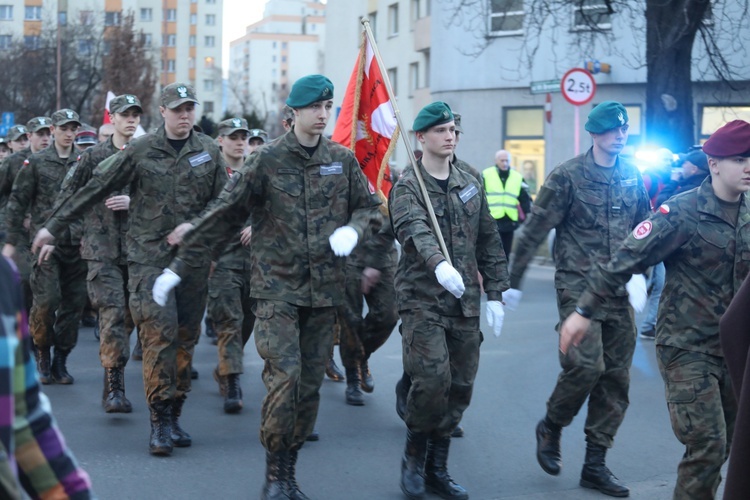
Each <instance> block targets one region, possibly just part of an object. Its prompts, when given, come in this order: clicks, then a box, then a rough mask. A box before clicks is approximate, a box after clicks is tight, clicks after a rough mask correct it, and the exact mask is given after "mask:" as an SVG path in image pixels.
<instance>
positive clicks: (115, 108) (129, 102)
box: [109, 94, 143, 113]
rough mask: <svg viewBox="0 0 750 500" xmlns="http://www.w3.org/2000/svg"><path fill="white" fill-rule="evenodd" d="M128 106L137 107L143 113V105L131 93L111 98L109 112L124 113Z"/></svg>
mask: <svg viewBox="0 0 750 500" xmlns="http://www.w3.org/2000/svg"><path fill="white" fill-rule="evenodd" d="M130 108H138V110H139V111H140V112H141V113H143V106H141V101H140V100H139V99H138V98H137V97H136V96H134V95H133V94H122V95H118V96H117V97H115V98H113V99H112V100H111V101H109V112H110V113H124V112H125V111H127V110H129V109H130Z"/></svg>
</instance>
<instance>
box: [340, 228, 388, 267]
mask: <svg viewBox="0 0 750 500" xmlns="http://www.w3.org/2000/svg"><path fill="white" fill-rule="evenodd" d="M381 218H382V219H383V226H382V227H381V228H380V230H379V231H378V232H377V233H375V234H373V235H372V236H371V237H370V238H367V240H365V241H362V242H360V243H359V244H358V245H357V246H356V247H355V248H354V251H353V252H352V253H351V255H349V257H347V259H346V265H347V266H353V267H358V268H360V269H365V268H366V267H371V268H373V269H377V270H378V271H383V270H384V269H387V268H394V269H395V267H396V263H397V261H398V251H397V250H396V245H395V242H396V238H395V236H394V235H393V228H392V227H391V221H390V219H389V218H388V217H384V216H382V215H381Z"/></svg>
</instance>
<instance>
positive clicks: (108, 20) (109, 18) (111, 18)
mask: <svg viewBox="0 0 750 500" xmlns="http://www.w3.org/2000/svg"><path fill="white" fill-rule="evenodd" d="M119 24H120V12H105V13H104V26H118V25H119Z"/></svg>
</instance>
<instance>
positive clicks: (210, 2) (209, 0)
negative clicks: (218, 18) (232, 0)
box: [206, 0, 216, 5]
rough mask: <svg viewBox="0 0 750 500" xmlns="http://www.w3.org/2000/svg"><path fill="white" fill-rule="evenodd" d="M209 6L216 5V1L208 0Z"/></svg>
mask: <svg viewBox="0 0 750 500" xmlns="http://www.w3.org/2000/svg"><path fill="white" fill-rule="evenodd" d="M206 3H207V4H210V5H214V4H215V3H216V0H206Z"/></svg>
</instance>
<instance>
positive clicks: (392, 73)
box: [388, 68, 398, 97]
mask: <svg viewBox="0 0 750 500" xmlns="http://www.w3.org/2000/svg"><path fill="white" fill-rule="evenodd" d="M388 79H389V80H390V81H391V88H392V89H393V97H396V96H398V69H397V68H391V69H389V70H388Z"/></svg>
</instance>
